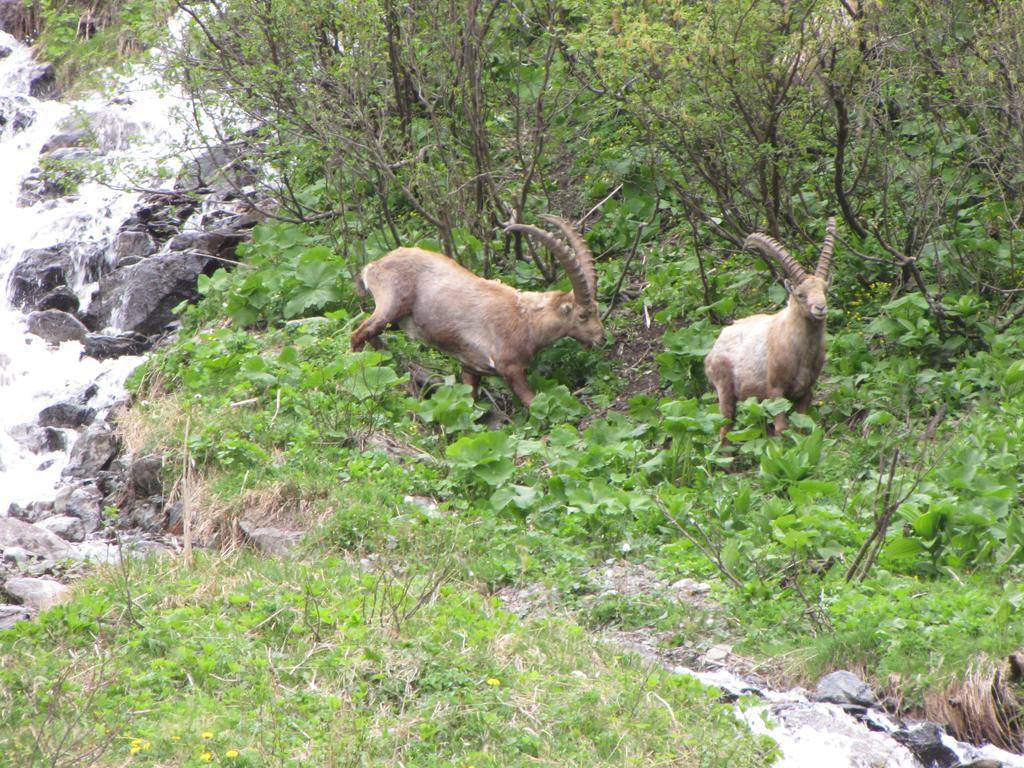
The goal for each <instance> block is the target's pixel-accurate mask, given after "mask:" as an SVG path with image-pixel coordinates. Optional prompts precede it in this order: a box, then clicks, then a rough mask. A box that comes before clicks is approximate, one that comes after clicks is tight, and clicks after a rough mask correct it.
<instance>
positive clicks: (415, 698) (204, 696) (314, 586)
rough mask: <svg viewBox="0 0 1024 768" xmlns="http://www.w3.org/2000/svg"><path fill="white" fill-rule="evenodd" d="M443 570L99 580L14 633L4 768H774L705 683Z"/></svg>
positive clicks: (167, 574)
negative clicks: (506, 607) (518, 610)
mask: <svg viewBox="0 0 1024 768" xmlns="http://www.w3.org/2000/svg"><path fill="white" fill-rule="evenodd" d="M385 574H391V575H385ZM436 576H437V574H436V573H435V572H434V571H432V570H429V569H421V568H418V567H417V566H416V565H415V564H408V563H404V561H403V564H401V565H400V564H398V563H397V562H389V563H388V564H387V567H384V565H383V564H382V563H380V562H378V567H377V568H376V570H373V571H365V570H363V569H362V568H361V567H360V566H358V565H355V564H353V563H351V562H348V561H346V560H345V559H343V558H340V557H334V556H329V555H328V556H321V555H315V554H313V555H311V556H309V557H308V558H307V559H304V560H301V561H298V560H284V561H275V560H271V559H265V558H261V557H258V556H254V555H250V554H238V555H234V556H216V555H201V556H200V557H199V558H198V560H197V561H196V563H195V564H194V566H192V567H186V566H184V565H182V564H181V563H180V562H179V561H177V560H174V559H170V558H166V559H154V560H148V561H143V562H135V563H133V564H132V565H131V566H130V569H129V573H128V574H127V578H125V574H122V573H121V572H120V571H118V570H116V569H112V568H108V569H104V570H101V571H100V572H99V573H97V574H96V575H95V576H94V577H92V578H91V579H89V580H88V581H87V582H84V583H82V584H80V585H79V587H78V589H77V590H76V599H75V600H74V602H72V603H70V604H69V605H66V606H63V607H59V608H56V609H53V610H51V611H49V612H47V613H46V614H44V615H43V616H42V617H41V618H40V619H39V620H38V621H37V622H35V623H32V624H27V623H23V624H20V625H18V627H17V628H16V629H14V630H11V631H8V632H5V633H3V634H2V635H0V680H2V683H3V684H2V685H0V714H2V715H3V717H2V718H0V723H2V725H0V742H2V743H3V744H4V745H5V754H4V759H5V761H10V762H8V763H7V764H10V765H18V766H31V765H51V764H54V765H70V764H73V763H72V761H73V760H74V759H75V758H82V757H84V756H86V755H89V756H90V757H89V759H88V760H87V761H86V762H87V763H88V764H89V765H102V766H107V765H111V766H112V765H138V766H157V765H181V766H198V765H203V764H216V765H232V766H234V765H238V766H243V765H245V766H263V765H317V766H350V765H366V766H371V765H382V766H383V765H397V764H405V765H416V766H453V765H454V766H469V765H475V766H480V767H483V766H531V765H536V764H538V763H540V764H557V765H561V766H604V765H632V766H644V765H649V766H654V765H666V764H671V765H679V766H720V765H730V766H744V765H749V766H759V765H764V764H766V762H767V760H768V755H769V752H770V750H769V748H768V747H767V746H766V745H765V744H760V743H758V742H756V741H755V740H753V739H752V738H751V737H750V736H749V735H748V734H746V733H745V732H744V730H743V728H742V727H741V726H740V725H739V724H738V723H737V721H736V720H735V719H734V717H733V715H732V713H731V709H730V708H729V707H726V706H723V705H719V704H716V703H715V702H714V700H713V695H709V693H708V692H707V691H705V690H704V689H703V688H702V687H701V686H700V685H699V684H697V683H695V682H694V681H692V680H690V679H687V678H685V677H680V676H674V675H671V674H669V673H666V672H663V671H660V670H658V669H656V668H652V667H648V666H645V665H644V664H643V663H641V662H640V661H639V660H638V659H637V658H636V657H635V656H632V655H630V654H627V653H624V652H623V651H621V650H618V649H616V648H614V647H612V646H609V645H607V644H603V643H599V642H596V641H594V640H592V639H591V638H589V637H588V635H587V633H586V632H584V631H583V630H582V629H581V628H580V627H579V626H578V625H576V624H574V623H573V622H572V621H571V620H570V619H567V618H548V619H544V620H536V621H530V622H525V623H524V622H520V621H518V620H516V619H515V618H514V617H512V616H510V615H509V614H507V613H504V612H503V611H501V610H500V609H499V608H498V606H497V602H496V600H494V599H490V598H486V597H483V596H481V595H480V594H479V593H478V592H476V591H475V590H473V589H471V588H467V585H465V584H463V583H461V582H459V581H458V580H455V579H451V580H444V579H442V580H441V581H443V583H441V584H438V583H437V582H438V581H439V580H438V579H437V578H436ZM128 587H130V592H129V590H128ZM435 587H436V588H435Z"/></svg>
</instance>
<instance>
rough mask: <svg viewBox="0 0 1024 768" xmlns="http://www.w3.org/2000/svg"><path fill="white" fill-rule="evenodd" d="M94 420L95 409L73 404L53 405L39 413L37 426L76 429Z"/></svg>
mask: <svg viewBox="0 0 1024 768" xmlns="http://www.w3.org/2000/svg"><path fill="white" fill-rule="evenodd" d="M95 418H96V409H95V408H90V407H88V406H86V405H77V404H75V403H54V404H53V405H48V406H46V407H45V408H43V410H41V411H40V412H39V426H41V427H62V428H64V429H78V428H79V427H83V426H85V425H86V424H89V423H90V422H92V420H93V419H95Z"/></svg>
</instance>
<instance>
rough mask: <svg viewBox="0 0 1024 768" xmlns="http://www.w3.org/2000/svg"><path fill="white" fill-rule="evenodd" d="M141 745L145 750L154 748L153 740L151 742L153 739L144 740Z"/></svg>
mask: <svg viewBox="0 0 1024 768" xmlns="http://www.w3.org/2000/svg"><path fill="white" fill-rule="evenodd" d="M141 746H142V751H143V752H145V751H146V750H147V749H152V748H153V742H151V741H144V742H142V744H141Z"/></svg>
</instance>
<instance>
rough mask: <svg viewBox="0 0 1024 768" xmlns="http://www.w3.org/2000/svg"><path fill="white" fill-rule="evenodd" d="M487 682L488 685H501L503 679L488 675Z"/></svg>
mask: <svg viewBox="0 0 1024 768" xmlns="http://www.w3.org/2000/svg"><path fill="white" fill-rule="evenodd" d="M487 684H488V685H501V680H499V679H498V678H496V677H488V678H487Z"/></svg>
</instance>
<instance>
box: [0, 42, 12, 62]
mask: <svg viewBox="0 0 1024 768" xmlns="http://www.w3.org/2000/svg"><path fill="white" fill-rule="evenodd" d="M12 53H14V50H13V49H11V48H9V47H7V46H6V45H0V60H2V59H6V58H7V57H8V56H10V55H11V54H12Z"/></svg>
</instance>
